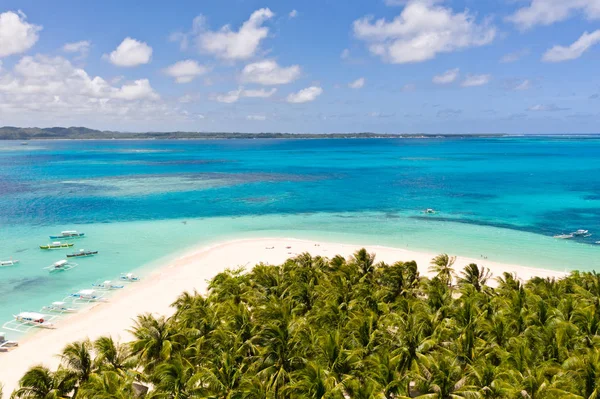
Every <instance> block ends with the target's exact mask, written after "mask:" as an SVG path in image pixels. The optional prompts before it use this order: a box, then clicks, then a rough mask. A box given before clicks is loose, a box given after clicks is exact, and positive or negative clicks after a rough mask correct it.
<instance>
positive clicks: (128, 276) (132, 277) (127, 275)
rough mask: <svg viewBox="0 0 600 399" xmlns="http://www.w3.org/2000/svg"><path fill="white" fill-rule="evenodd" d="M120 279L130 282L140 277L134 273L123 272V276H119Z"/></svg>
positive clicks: (138, 279)
mask: <svg viewBox="0 0 600 399" xmlns="http://www.w3.org/2000/svg"><path fill="white" fill-rule="evenodd" d="M119 279H120V280H121V281H126V282H130V283H133V282H137V281H140V278H139V277H138V276H136V275H135V274H133V273H122V274H121V277H119Z"/></svg>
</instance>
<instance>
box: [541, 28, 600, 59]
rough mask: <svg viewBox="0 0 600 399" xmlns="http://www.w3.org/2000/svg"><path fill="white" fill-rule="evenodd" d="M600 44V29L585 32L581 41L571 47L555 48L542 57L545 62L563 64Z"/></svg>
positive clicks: (578, 40)
mask: <svg viewBox="0 0 600 399" xmlns="http://www.w3.org/2000/svg"><path fill="white" fill-rule="evenodd" d="M598 42H600V29H598V30H596V31H594V32H592V33H588V32H584V33H583V35H581V37H580V38H579V39H577V40H576V41H575V42H574V43H573V44H571V45H570V46H569V47H564V46H554V47H552V48H551V49H549V50H548V51H546V52H545V53H544V55H543V57H542V61H544V62H563V61H570V60H574V59H576V58H579V57H581V56H582V55H583V53H585V52H586V51H588V50H589V48H590V47H592V46H594V45H596V44H597V43H598Z"/></svg>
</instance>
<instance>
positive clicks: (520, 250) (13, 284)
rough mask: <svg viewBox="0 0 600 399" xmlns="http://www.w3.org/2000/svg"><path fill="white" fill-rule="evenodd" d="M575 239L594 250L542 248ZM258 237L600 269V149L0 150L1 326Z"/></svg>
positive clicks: (295, 146)
mask: <svg viewBox="0 0 600 399" xmlns="http://www.w3.org/2000/svg"><path fill="white" fill-rule="evenodd" d="M425 208H434V209H436V210H438V211H439V212H438V213H436V214H435V215H426V214H424V213H423V210H424V209H425ZM580 228H584V229H588V230H589V231H590V233H592V236H590V237H580V238H577V239H573V240H557V239H554V238H552V236H553V235H555V234H561V233H568V232H571V231H574V230H577V229H580ZM67 229H77V230H80V231H83V232H85V233H86V238H83V239H80V240H76V241H75V243H76V244H75V247H74V249H80V248H84V249H92V250H98V251H100V254H99V255H98V256H97V257H95V258H86V259H77V260H75V262H77V263H78V264H79V267H77V268H75V269H73V270H70V271H68V272H63V273H55V274H49V273H48V272H47V271H46V270H43V268H44V267H46V266H49V265H50V264H51V263H53V262H55V261H58V260H60V259H63V258H64V256H65V254H66V253H69V252H72V251H73V250H72V249H67V250H56V251H42V250H40V249H39V245H41V244H47V243H48V242H49V241H50V240H49V238H48V236H49V235H51V234H57V233H59V232H60V231H62V230H67ZM264 236H272V237H275V236H283V237H295V238H317V239H320V240H329V241H341V242H348V243H356V244H363V243H364V244H365V245H366V244H371V245H374V244H378V245H388V246H396V247H402V248H408V249H413V250H425V251H429V252H448V253H451V254H458V255H465V256H472V257H480V256H481V255H484V256H486V257H488V259H490V260H496V261H503V262H512V263H519V264H526V265H531V266H536V267H543V268H552V269H557V270H573V269H579V270H592V269H595V268H599V267H600V260H599V259H600V257H599V255H600V245H597V244H595V242H596V241H599V240H600V138H598V137H585V138H584V137H534V138H526V137H523V138H515V137H512V138H489V139H476V138H470V139H433V138H431V139H371V140H362V139H349V140H323V139H320V140H219V141H91V142H88V141H31V142H29V143H28V145H26V146H25V145H21V143H20V142H1V141H0V260H7V259H10V258H13V259H19V260H20V261H21V263H20V264H19V265H18V266H15V267H4V268H0V326H1V324H2V323H3V322H4V321H7V320H10V318H11V315H12V314H14V313H16V312H19V311H25V310H29V311H36V310H38V309H40V308H41V307H42V306H44V305H47V304H49V303H51V302H52V301H57V300H61V299H62V298H63V297H65V296H67V295H68V294H69V293H71V292H75V291H77V290H79V289H83V288H91V284H92V283H95V282H99V281H102V280H106V279H114V278H115V277H118V275H119V274H120V273H122V272H129V271H137V272H138V273H140V274H141V275H142V276H143V275H144V273H147V272H148V271H149V270H151V269H153V268H155V267H159V266H160V265H161V264H164V263H165V262H168V260H169V259H170V258H172V257H173V256H175V254H177V253H179V252H181V251H183V250H186V249H187V248H190V247H194V246H198V245H208V244H211V243H215V242H218V241H222V240H225V239H235V238H246V237H264ZM232 266H238V265H232ZM129 289H135V288H134V286H132V287H130V288H129ZM0 330H1V327H0ZM10 335H11V336H13V337H14V336H15V334H10Z"/></svg>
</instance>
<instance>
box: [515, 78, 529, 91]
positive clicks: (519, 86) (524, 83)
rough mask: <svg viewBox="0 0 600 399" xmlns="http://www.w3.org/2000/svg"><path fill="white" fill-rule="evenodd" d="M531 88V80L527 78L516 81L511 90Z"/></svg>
mask: <svg viewBox="0 0 600 399" xmlns="http://www.w3.org/2000/svg"><path fill="white" fill-rule="evenodd" d="M529 89H531V81H530V80H529V79H525V80H524V81H522V82H520V83H518V84H517V85H516V86H515V87H513V90H517V91H522V90H529Z"/></svg>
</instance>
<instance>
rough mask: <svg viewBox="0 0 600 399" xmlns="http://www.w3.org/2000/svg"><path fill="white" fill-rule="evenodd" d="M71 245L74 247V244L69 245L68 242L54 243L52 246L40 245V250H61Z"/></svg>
mask: <svg viewBox="0 0 600 399" xmlns="http://www.w3.org/2000/svg"><path fill="white" fill-rule="evenodd" d="M73 245H75V244H69V243H68V242H60V241H55V242H53V243H52V244H48V245H40V249H63V248H69V247H72V246H73Z"/></svg>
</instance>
